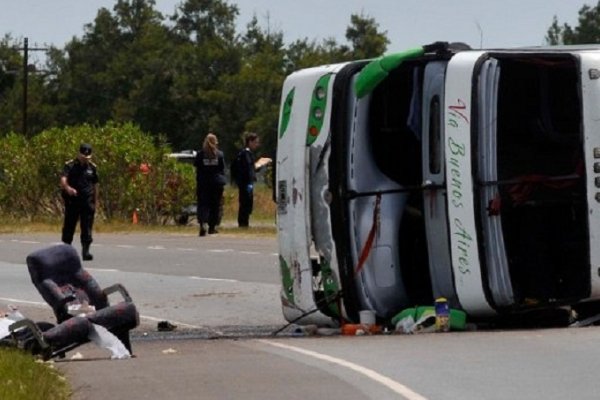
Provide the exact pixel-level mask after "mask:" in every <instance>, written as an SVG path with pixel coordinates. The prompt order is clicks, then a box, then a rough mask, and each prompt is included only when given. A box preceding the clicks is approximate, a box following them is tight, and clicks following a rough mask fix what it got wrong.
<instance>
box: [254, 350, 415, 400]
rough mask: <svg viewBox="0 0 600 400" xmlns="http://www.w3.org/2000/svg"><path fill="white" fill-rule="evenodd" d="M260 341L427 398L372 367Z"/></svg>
mask: <svg viewBox="0 0 600 400" xmlns="http://www.w3.org/2000/svg"><path fill="white" fill-rule="evenodd" d="M258 341H259V342H261V343H264V344H268V345H270V346H274V347H279V348H282V349H285V350H289V351H294V352H296V353H300V354H304V355H305V356H309V357H313V358H316V359H318V360H322V361H327V362H330V363H333V364H337V365H339V366H341V367H344V368H348V369H351V370H352V371H355V372H357V373H359V374H362V375H364V376H366V377H367V378H369V379H372V380H374V381H375V382H377V383H380V384H382V385H383V386H385V387H387V388H388V389H390V390H391V391H393V392H395V393H397V394H399V395H401V396H403V397H404V398H405V399H407V400H427V398H426V397H423V396H421V395H420V394H419V393H417V392H415V391H414V390H412V389H410V388H409V387H408V386H405V385H403V384H401V383H400V382H396V381H395V380H393V379H391V378H388V377H387V376H385V375H381V374H380V373H378V372H375V371H373V370H372V369H369V368H366V367H363V366H361V365H358V364H354V363H353V362H350V361H346V360H343V359H341V358H337V357H332V356H328V355H326V354H321V353H317V352H316V351H312V350H307V349H303V348H301V347H296V346H290V345H287V344H283V343H278V342H273V341H271V340H267V339H258Z"/></svg>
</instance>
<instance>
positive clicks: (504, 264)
mask: <svg viewBox="0 0 600 400" xmlns="http://www.w3.org/2000/svg"><path fill="white" fill-rule="evenodd" d="M499 78H500V65H499V63H498V60H496V59H494V58H490V59H488V60H486V61H484V62H483V64H482V65H481V69H480V72H479V77H478V80H476V81H478V90H477V100H478V101H477V105H478V111H477V115H478V128H477V133H478V144H477V154H478V157H477V163H478V178H479V183H480V184H481V186H480V187H479V190H478V191H477V192H478V194H479V201H480V204H479V207H478V209H479V213H480V216H481V228H482V241H483V248H484V249H485V251H484V253H485V254H483V258H484V259H485V265H486V271H487V279H488V286H489V288H490V292H491V295H492V298H493V300H494V304H495V305H496V306H497V307H508V306H511V305H512V304H514V302H515V299H514V293H513V287H512V284H511V277H510V272H509V267H508V260H507V257H506V248H505V245H504V234H503V230H502V219H501V215H500V212H496V211H495V210H494V207H495V206H494V204H495V202H499V199H500V194H499V190H498V185H497V184H496V182H497V181H498V145H497V119H498V117H497V115H498V81H499Z"/></svg>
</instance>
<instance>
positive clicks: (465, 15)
mask: <svg viewBox="0 0 600 400" xmlns="http://www.w3.org/2000/svg"><path fill="white" fill-rule="evenodd" d="M115 3H116V0H0V34H2V35H4V34H7V33H10V34H11V36H12V37H13V38H17V39H22V38H25V37H27V38H29V45H30V46H34V45H36V44H37V45H38V46H39V47H43V45H44V44H52V45H54V46H56V47H59V48H62V47H63V45H64V44H65V43H66V42H68V41H70V40H71V39H72V38H73V37H74V36H76V37H82V36H83V33H84V25H85V24H87V23H91V22H93V21H94V18H95V16H96V13H97V11H98V9H100V8H101V7H105V8H107V9H109V10H111V11H112V8H113V6H114V4H115ZM180 3H181V0H156V8H157V9H158V10H159V11H160V12H162V13H163V14H164V15H170V14H173V12H174V10H175V8H176V6H177V5H178V4H180ZM227 3H229V4H236V5H237V6H238V9H239V11H240V14H239V16H238V18H237V25H238V33H242V32H244V31H245V27H246V25H247V24H248V22H249V21H250V20H251V19H252V17H253V16H254V15H255V16H256V17H257V18H258V21H259V24H260V25H261V26H262V27H263V28H266V27H267V26H268V27H269V29H271V30H272V31H282V32H283V34H284V40H285V41H286V42H287V43H290V42H293V41H294V40H296V39H304V38H308V39H311V40H312V39H316V40H317V41H320V40H321V39H325V38H331V37H332V38H335V39H336V40H337V42H338V43H339V44H344V43H346V40H345V32H346V28H347V27H348V25H349V24H350V15H351V14H361V13H362V14H363V15H364V16H367V17H371V18H374V19H375V21H376V22H377V23H378V24H379V30H380V31H382V32H387V36H388V39H389V40H390V42H391V43H390V45H389V46H388V52H397V51H402V50H404V49H407V48H411V47H414V46H419V45H423V44H427V43H430V42H434V41H438V40H441V41H448V42H465V43H467V44H469V45H470V46H471V47H473V48H480V47H483V48H498V47H518V46H533V45H542V44H544V43H545V40H544V38H545V35H546V32H547V30H548V28H549V27H550V25H551V24H552V19H553V17H554V16H557V17H558V21H559V22H560V23H561V24H562V23H565V22H566V23H568V24H569V25H571V26H577V25H578V15H579V10H580V9H581V7H582V6H583V5H585V4H588V5H591V6H595V5H596V4H597V3H596V1H595V0H454V1H451V0H228V1H227ZM32 56H33V57H35V54H32Z"/></svg>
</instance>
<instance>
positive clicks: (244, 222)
mask: <svg viewBox="0 0 600 400" xmlns="http://www.w3.org/2000/svg"><path fill="white" fill-rule="evenodd" d="M244 143H245V147H244V148H243V149H242V150H240V152H239V154H238V159H239V161H238V163H237V169H238V170H237V171H236V174H235V175H236V176H235V183H236V185H237V187H238V194H239V196H238V200H239V208H238V226H239V227H240V228H247V227H248V226H249V225H250V214H252V209H253V207H254V182H255V181H256V171H257V170H258V169H260V168H262V167H263V166H265V165H267V164H269V163H270V162H271V159H270V158H266V157H262V158H260V159H259V160H258V161H255V158H254V153H253V152H254V151H256V149H258V148H259V147H260V138H259V137H258V135H257V134H256V133H253V132H249V133H246V135H245V138H244Z"/></svg>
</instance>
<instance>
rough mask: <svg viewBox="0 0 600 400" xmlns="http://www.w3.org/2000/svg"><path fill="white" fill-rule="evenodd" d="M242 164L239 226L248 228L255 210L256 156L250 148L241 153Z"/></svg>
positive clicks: (239, 182) (238, 184)
mask: <svg viewBox="0 0 600 400" xmlns="http://www.w3.org/2000/svg"><path fill="white" fill-rule="evenodd" d="M239 157H240V164H239V171H238V176H237V177H236V184H237V187H238V194H239V197H238V199H239V209H238V226H239V227H241V228H246V227H248V225H249V220H250V214H252V209H253V208H254V181H255V180H256V171H255V169H254V154H252V151H250V149H249V148H248V147H246V148H244V149H242V150H241V151H240V155H239Z"/></svg>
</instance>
